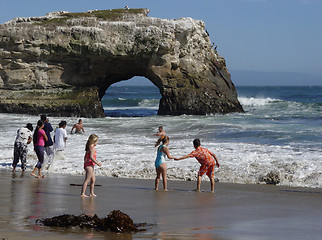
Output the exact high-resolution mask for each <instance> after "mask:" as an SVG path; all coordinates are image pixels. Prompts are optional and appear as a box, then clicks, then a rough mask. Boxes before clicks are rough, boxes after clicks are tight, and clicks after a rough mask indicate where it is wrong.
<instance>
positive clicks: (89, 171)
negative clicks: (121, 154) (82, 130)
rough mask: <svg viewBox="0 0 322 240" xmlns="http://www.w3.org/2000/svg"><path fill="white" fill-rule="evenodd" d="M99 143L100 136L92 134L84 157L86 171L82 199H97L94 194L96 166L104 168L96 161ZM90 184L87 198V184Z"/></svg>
mask: <svg viewBox="0 0 322 240" xmlns="http://www.w3.org/2000/svg"><path fill="white" fill-rule="evenodd" d="M97 142H98V136H97V135H95V134H91V135H90V136H89V138H88V140H87V143H86V147H85V151H86V153H85V156H84V169H85V171H86V175H85V180H84V183H83V186H82V193H81V196H82V197H96V195H95V193H94V186H95V179H96V178H95V172H94V165H95V164H97V165H98V166H102V165H101V164H100V163H99V162H98V161H96V154H97V151H96V148H95V146H96V144H97ZM89 182H90V186H89V189H90V194H89V196H87V195H86V194H85V192H86V188H87V184H88V183H89Z"/></svg>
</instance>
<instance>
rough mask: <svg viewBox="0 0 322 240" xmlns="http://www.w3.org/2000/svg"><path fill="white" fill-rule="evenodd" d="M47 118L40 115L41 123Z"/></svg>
mask: <svg viewBox="0 0 322 240" xmlns="http://www.w3.org/2000/svg"><path fill="white" fill-rule="evenodd" d="M46 118H47V116H46V115H45V114H42V115H40V119H41V121H43V122H44V121H46Z"/></svg>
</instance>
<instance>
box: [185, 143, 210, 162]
mask: <svg viewBox="0 0 322 240" xmlns="http://www.w3.org/2000/svg"><path fill="white" fill-rule="evenodd" d="M211 154H213V153H212V152H210V151H209V150H208V149H207V148H203V147H200V146H199V147H198V148H197V149H196V150H194V151H192V152H191V153H189V154H188V155H189V157H195V158H196V159H197V160H198V162H199V163H200V164H201V165H212V164H215V159H214V157H213V156H212V155H211Z"/></svg>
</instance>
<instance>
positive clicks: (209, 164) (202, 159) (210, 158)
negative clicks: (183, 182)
mask: <svg viewBox="0 0 322 240" xmlns="http://www.w3.org/2000/svg"><path fill="white" fill-rule="evenodd" d="M193 146H194V148H195V149H196V150H194V151H192V152H191V153H190V154H188V155H185V156H183V157H180V158H174V160H177V161H178V160H182V159H186V158H189V157H195V158H196V159H197V160H198V162H199V163H200V164H201V166H200V169H199V172H198V180H197V189H196V191H200V185H201V179H202V176H203V175H204V174H205V173H206V174H207V176H208V177H209V179H210V189H211V192H214V190H215V180H214V176H215V175H214V174H215V166H217V167H219V166H220V165H219V162H218V159H217V157H216V155H215V154H214V153H212V152H210V151H209V150H208V149H207V148H203V147H201V146H200V140H199V139H195V140H194V141H193Z"/></svg>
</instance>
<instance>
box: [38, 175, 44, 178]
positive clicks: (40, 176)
mask: <svg viewBox="0 0 322 240" xmlns="http://www.w3.org/2000/svg"><path fill="white" fill-rule="evenodd" d="M44 177H45V176H44V175H38V176H37V177H36V178H44Z"/></svg>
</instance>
